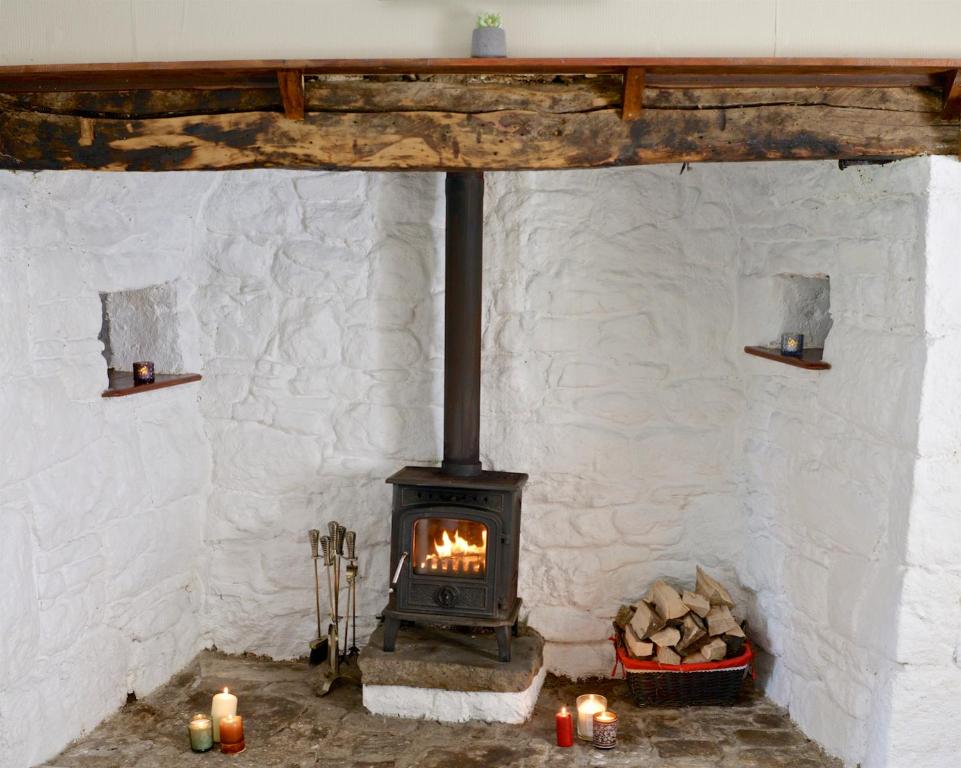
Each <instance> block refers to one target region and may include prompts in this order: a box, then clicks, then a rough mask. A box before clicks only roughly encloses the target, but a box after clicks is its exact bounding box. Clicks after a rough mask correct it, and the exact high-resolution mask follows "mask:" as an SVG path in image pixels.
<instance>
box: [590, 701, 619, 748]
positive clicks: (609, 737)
mask: <svg viewBox="0 0 961 768" xmlns="http://www.w3.org/2000/svg"><path fill="white" fill-rule="evenodd" d="M591 742H592V743H593V744H594V746H595V747H596V748H597V749H613V748H614V747H616V746H617V715H616V714H614V713H613V712H611V711H610V710H608V711H607V712H598V713H597V714H596V715H594V736H593V738H592V739H591Z"/></svg>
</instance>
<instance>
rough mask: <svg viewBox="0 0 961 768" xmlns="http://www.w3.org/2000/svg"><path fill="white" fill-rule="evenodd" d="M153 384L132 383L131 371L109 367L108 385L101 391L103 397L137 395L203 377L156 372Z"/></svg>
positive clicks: (194, 374)
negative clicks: (135, 384)
mask: <svg viewBox="0 0 961 768" xmlns="http://www.w3.org/2000/svg"><path fill="white" fill-rule="evenodd" d="M154 378H155V379H156V380H155V381H154V383H153V384H138V385H137V386H134V384H133V373H132V372H130V371H115V370H114V369H113V368H110V369H109V370H108V371H107V379H108V382H109V383H108V385H107V388H106V389H105V390H104V391H103V393H102V396H103V397H126V396H127V395H139V394H140V393H141V392H150V391H151V390H154V389H165V388H167V387H176V386H177V385H178V384H189V383H190V382H192V381H200V379H201V378H203V377H202V376H201V375H200V374H199V373H158V374H156V375H155V376H154Z"/></svg>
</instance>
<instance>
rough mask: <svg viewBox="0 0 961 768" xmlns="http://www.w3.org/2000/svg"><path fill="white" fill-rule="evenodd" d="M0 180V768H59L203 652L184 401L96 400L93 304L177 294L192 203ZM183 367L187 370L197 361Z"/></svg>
mask: <svg viewBox="0 0 961 768" xmlns="http://www.w3.org/2000/svg"><path fill="white" fill-rule="evenodd" d="M185 182H188V180H187V179H184V180H181V181H177V180H175V179H173V178H168V179H165V180H164V181H163V182H162V186H163V188H164V189H165V190H166V193H167V194H166V196H165V197H166V199H165V200H164V201H163V202H164V205H163V207H160V206H157V205H155V204H154V201H153V200H152V199H151V195H150V189H149V186H150V185H148V184H147V183H145V182H144V181H143V180H142V179H139V178H138V177H136V176H110V175H103V176H100V175H95V174H91V175H80V174H76V175H74V174H63V175H41V176H35V175H29V174H20V175H14V174H10V173H2V174H0V334H2V336H3V342H2V343H0V764H2V765H4V766H9V767H10V768H25V767H26V766H28V765H33V764H34V763H35V762H38V761H41V760H43V759H46V758H48V757H50V756H51V755H53V754H54V753H56V752H57V751H58V750H59V749H60V748H61V747H62V746H63V745H64V744H65V743H66V742H67V741H69V740H70V739H72V738H74V737H76V736H78V735H79V734H80V733H81V732H82V731H84V730H86V729H89V728H92V727H93V726H94V725H96V724H97V723H98V722H99V721H100V720H101V719H102V718H103V717H105V716H106V715H108V714H110V713H111V712H113V711H114V710H116V709H117V708H118V707H119V706H120V705H121V704H123V702H124V699H125V697H126V694H127V692H129V691H135V692H136V693H138V694H144V693H146V692H148V691H149V690H150V689H151V688H153V687H155V686H157V685H159V684H160V683H162V682H164V681H165V680H166V679H167V678H168V677H169V676H170V675H171V674H173V673H174V672H176V671H177V670H178V669H180V668H181V667H182V666H183V665H184V664H186V663H187V662H188V661H189V660H190V659H191V658H192V657H193V656H194V655H195V654H196V653H197V651H198V650H199V649H200V648H201V647H202V644H201V639H200V638H201V619H200V613H199V609H200V607H201V605H202V603H203V589H202V584H201V582H200V579H199V573H198V564H199V561H200V557H201V547H202V545H203V527H202V523H203V514H204V508H205V505H206V489H207V484H208V481H209V463H208V447H207V442H206V438H205V435H204V431H203V425H202V419H201V416H200V411H199V408H198V407H197V390H196V388H193V389H191V388H183V389H175V390H165V391H162V392H155V393H150V394H141V395H137V396H136V397H131V398H119V399H112V400H104V399H102V398H101V397H100V393H101V391H102V390H103V389H104V388H105V387H106V384H107V376H106V365H105V362H104V359H103V357H102V356H101V344H100V342H99V341H98V339H97V335H98V332H99V330H100V322H101V305H100V299H99V295H98V293H99V292H100V291H115V290H119V289H129V288H138V287H143V286H145V285H149V284H152V283H162V282H165V281H169V280H174V279H176V278H177V277H178V275H179V274H180V273H181V271H182V269H183V266H184V264H185V263H186V259H187V257H188V253H189V245H190V234H191V231H192V225H191V217H192V215H193V214H194V213H195V211H196V208H197V205H198V200H196V199H194V200H191V199H190V198H189V196H186V195H183V194H182V193H184V192H185V186H189V182H188V183H187V184H185ZM194 362H196V361H194Z"/></svg>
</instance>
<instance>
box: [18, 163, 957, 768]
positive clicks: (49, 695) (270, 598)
mask: <svg viewBox="0 0 961 768" xmlns="http://www.w3.org/2000/svg"><path fill="white" fill-rule="evenodd" d="M932 169H933V170H932ZM679 170H680V169H679V168H678V167H676V166H671V167H665V168H657V169H640V168H638V169H629V170H607V171H597V172H567V173H544V174H495V175H490V176H489V177H488V196H487V217H486V218H487V221H486V225H487V228H486V235H485V236H486V274H485V279H486V288H485V298H486V306H485V319H484V390H483V415H482V417H483V434H482V453H483V459H484V462H485V465H486V466H488V467H493V468H497V469H505V470H514V471H526V472H529V473H530V475H531V481H530V484H529V486H528V489H527V493H526V497H525V513H524V523H523V535H522V547H523V552H522V558H521V594H522V595H523V596H524V598H525V600H526V601H527V610H526V614H525V615H526V618H527V619H528V620H529V622H530V623H531V625H532V626H534V627H536V628H537V629H538V630H540V631H541V632H542V633H543V634H544V635H545V636H546V637H547V639H548V641H549V642H548V648H547V660H548V664H549V665H550V667H551V668H552V669H554V670H556V671H559V672H563V673H565V674H571V675H586V674H606V673H607V672H608V671H609V669H610V660H611V656H610V650H609V647H608V645H607V642H606V637H607V635H608V627H609V620H610V616H611V615H612V613H613V612H614V610H615V609H616V607H617V605H618V604H619V603H620V602H622V601H626V600H633V599H636V598H637V597H638V595H639V594H640V592H641V590H642V589H643V588H644V587H645V586H646V585H647V583H649V582H650V581H651V580H652V579H653V578H655V577H656V576H660V575H667V576H669V577H672V578H675V579H677V580H679V581H685V580H689V579H690V578H691V573H692V571H693V566H694V563H695V562H701V563H704V564H705V565H707V566H709V567H710V568H712V569H713V570H715V571H717V572H718V574H719V575H720V576H721V577H723V578H726V579H728V580H730V581H731V582H732V583H734V584H735V586H736V587H737V588H738V591H739V596H740V597H741V598H742V599H743V605H744V606H745V608H746V609H747V612H748V614H749V616H748V617H749V619H750V620H751V624H752V627H753V633H754V634H755V635H756V636H757V638H758V639H759V640H760V642H761V644H762V645H763V646H764V647H765V648H766V649H767V650H768V651H770V652H771V653H772V654H774V661H773V662H772V663H771V664H770V668H769V669H768V670H767V676H766V677H767V679H768V680H769V688H768V690H769V692H770V693H771V695H773V696H774V697H775V698H776V699H777V700H779V701H781V702H783V703H785V704H786V705H788V706H789V707H790V708H791V712H792V716H793V717H795V719H797V720H798V722H799V723H800V724H801V725H802V727H804V728H805V730H806V731H807V732H808V733H809V734H810V735H811V736H812V737H814V738H816V739H818V740H819V741H821V742H822V743H824V744H825V745H826V746H827V747H828V748H829V749H831V750H832V751H834V752H836V753H838V754H841V755H842V756H844V757H845V759H846V760H847V761H848V762H850V763H851V764H854V763H855V762H857V761H861V762H862V765H863V766H865V768H869V767H870V768H891V766H898V765H900V764H902V763H901V762H899V760H900V759H901V755H912V760H913V762H914V763H915V764H918V765H922V764H923V763H922V762H920V756H917V755H915V754H914V753H912V752H911V751H910V750H911V749H912V748H913V747H912V741H911V739H912V738H913V735H912V734H913V733H914V732H916V731H917V730H918V728H919V722H921V720H920V718H922V717H928V720H926V721H924V722H927V723H929V724H931V723H942V724H943V721H942V720H939V719H938V718H937V715H936V713H934V712H933V711H932V710H931V708H930V707H929V708H928V709H924V708H923V707H922V705H929V704H930V706H931V707H935V708H937V709H938V710H939V711H952V710H950V702H951V698H950V697H951V695H953V693H952V692H953V691H955V690H956V688H951V687H950V686H957V684H958V683H957V681H958V675H959V674H961V670H959V667H958V662H957V659H958V656H959V653H961V651H959V649H958V646H959V645H961V620H959V619H961V617H958V616H957V615H955V614H956V613H958V612H959V611H961V604H959V602H958V591H959V589H958V577H959V572H958V566H957V563H958V561H959V559H961V558H959V553H957V552H955V551H954V549H953V548H952V546H953V545H952V544H951V542H950V540H949V539H950V535H954V533H956V532H954V529H953V528H951V527H950V526H951V523H950V519H951V515H950V512H952V511H953V507H952V501H953V499H954V498H955V492H956V491H957V490H958V489H956V488H955V487H954V483H955V480H954V479H952V478H953V477H954V475H956V474H957V472H956V468H955V462H956V460H957V459H956V457H955V456H954V453H953V450H954V448H953V446H954V445H956V442H957V441H956V437H957V433H956V431H952V430H954V429H955V426H953V421H952V420H951V418H945V416H947V417H952V418H953V416H954V415H956V414H955V411H956V410H957V409H956V408H955V407H954V406H953V405H946V404H945V402H946V401H947V402H950V397H949V395H950V392H951V391H952V390H951V389H950V386H951V384H950V382H953V381H955V380H956V378H957V377H956V375H955V373H956V372H955V371H954V370H953V368H952V367H951V366H952V365H954V363H953V360H954V359H955V357H954V356H952V355H951V354H950V352H951V350H953V347H954V345H955V344H956V342H957V340H958V339H957V336H958V333H959V329H958V323H957V303H956V300H955V299H954V296H953V294H952V293H951V291H950V286H952V285H955V284H956V282H957V281H956V279H955V271H956V270H957V259H956V251H957V242H958V235H957V231H956V227H957V222H958V219H957V216H956V213H957V207H958V193H957V191H956V190H957V189H959V188H961V179H958V178H956V176H957V169H956V167H955V165H954V164H953V161H949V160H943V161H940V160H939V161H928V160H915V161H909V162H904V163H898V164H895V165H892V166H889V167H884V168H862V169H850V170H848V171H845V172H841V171H839V170H838V169H837V167H836V165H834V164H830V163H811V164H770V165H763V164H757V165H746V166H745V165H740V166H729V167H721V166H694V167H693V168H692V169H690V171H688V172H686V173H683V174H680V173H679ZM932 178H933V182H932ZM929 187H930V189H931V192H930V200H929V199H928V195H929ZM952 212H953V213H954V218H952ZM443 225H444V221H443V188H442V177H440V176H438V175H430V174H397V175H389V174H340V175H338V174H322V173H318V174H308V173H290V172H239V173H234V174H179V175H137V174H124V175H115V174H70V173H64V174H38V175H13V174H4V175H0V328H2V329H4V330H5V331H6V337H7V338H8V339H9V342H8V343H7V344H4V345H0V408H2V414H3V423H4V426H5V427H6V431H5V432H6V433H5V435H4V440H3V441H2V444H0V467H3V468H4V469H3V470H2V473H0V515H2V523H3V530H4V532H5V533H6V532H9V535H7V536H5V537H4V538H2V540H0V610H2V612H3V615H4V616H5V617H10V619H11V622H12V623H11V626H13V627H15V629H14V631H12V632H9V633H8V632H5V633H3V634H2V635H0V687H2V688H3V690H4V693H5V695H4V696H3V697H0V749H2V750H3V751H4V754H9V755H13V756H14V757H13V758H11V759H16V760H20V761H21V764H23V765H28V764H30V762H32V761H36V760H39V759H40V758H42V757H45V756H48V755H49V754H50V753H52V752H55V751H56V750H57V749H58V748H59V747H60V746H61V745H62V744H63V743H64V741H66V740H67V739H69V738H71V737H73V736H76V735H78V734H79V733H80V732H81V731H82V730H83V729H85V728H88V727H90V726H91V725H93V724H94V723H95V722H97V720H99V719H100V718H101V717H102V716H104V715H105V714H107V713H109V711H110V710H111V709H113V708H115V707H116V706H117V705H118V704H119V703H121V702H122V700H123V696H124V695H125V693H126V691H127V690H136V691H137V692H138V693H143V692H145V691H147V690H149V689H150V688H151V687H153V686H154V685H156V684H157V683H159V682H161V681H162V680H164V679H165V678H166V677H168V676H169V675H170V674H172V673H173V672H174V671H175V670H176V669H178V668H179V667H180V666H182V665H183V664H184V663H185V662H186V660H187V659H189V658H190V656H191V655H192V654H193V653H194V652H195V651H196V650H197V649H198V648H199V647H202V646H204V645H217V646H218V647H219V648H222V649H224V650H228V651H237V652H239V651H253V652H257V653H264V654H268V655H272V656H277V657H295V656H300V655H302V654H303V653H304V652H305V651H306V648H307V645H306V644H307V641H308V640H309V639H310V637H311V635H312V632H313V631H314V619H313V615H312V609H311V606H312V605H313V596H312V588H313V587H312V570H311V566H310V563H309V560H308V557H307V555H308V545H307V541H306V531H307V529H308V528H310V527H319V526H322V525H323V524H324V523H325V522H326V521H327V520H329V519H331V518H337V519H338V520H340V521H341V522H343V523H345V524H347V525H349V526H351V527H354V528H355V529H356V530H357V531H358V536H359V541H360V544H361V550H362V557H363V559H362V563H361V567H362V574H363V578H362V582H361V599H360V600H361V604H360V608H361V616H360V619H361V631H360V632H359V633H358V636H359V639H360V640H361V641H363V639H364V638H365V637H366V635H367V632H368V631H369V629H370V628H371V627H372V626H373V621H374V615H375V614H376V613H377V612H378V611H379V610H380V609H381V608H382V607H383V603H384V601H385V587H386V582H387V568H388V564H387V544H388V535H389V503H390V492H389V488H388V486H386V485H385V484H384V478H385V477H386V476H387V475H389V474H390V473H391V472H393V471H394V470H396V469H397V468H399V467H401V466H403V465H404V464H407V463H424V464H430V463H435V462H437V461H438V460H439V459H440V445H441V429H442V350H443V326H442V317H443V269H442V265H443V253H442V251H443V248H442V233H443ZM952 227H954V229H952ZM926 259H927V261H928V264H927V266H926ZM783 275H808V276H812V275H818V276H820V275H829V276H830V280H831V305H832V315H833V327H832V329H831V332H830V336H829V338H828V341H827V352H826V357H827V358H828V359H829V360H831V361H832V362H833V363H834V364H835V368H834V369H833V370H832V371H830V372H828V373H823V374H815V373H808V372H804V371H798V370H794V369H790V368H787V367H785V366H778V365H775V364H773V363H769V362H766V361H762V360H756V359H754V358H750V357H747V356H745V355H743V354H742V353H741V352H740V348H741V346H743V345H744V344H745V343H760V342H766V341H768V340H769V339H771V338H773V336H774V335H776V333H777V332H778V331H779V330H782V329H781V328H780V327H777V328H774V327H773V325H774V324H775V323H778V324H779V323H780V322H781V321H782V320H783V317H784V316H783V314H779V312H780V308H779V307H778V301H779V300H780V298H783V297H784V296H785V295H786V294H785V292H784V290H783V281H780V277H781V276H783ZM779 281H780V283H781V287H778V285H779ZM149 286H163V288H162V289H160V291H159V292H160V293H162V294H164V295H166V296H168V297H169V299H170V303H172V304H174V303H175V304H176V306H173V307H171V308H170V313H169V317H170V318H174V320H173V321H172V322H173V326H168V328H170V327H172V328H174V329H175V330H176V333H175V334H172V335H170V336H169V337H165V338H168V341H169V342H170V345H171V348H170V349H169V350H166V351H165V353H166V352H167V351H169V352H170V353H171V359H172V360H175V359H176V356H177V355H179V360H180V366H181V367H183V368H185V369H188V370H189V369H199V370H202V372H203V373H204V376H205V379H204V381H203V382H202V383H201V384H200V385H199V386H190V387H184V388H181V389H174V390H168V391H162V392H158V393H154V394H150V395H139V396H137V397H135V398H129V399H121V400H115V401H103V400H101V399H100V397H99V392H100V390H101V389H102V387H103V386H104V382H105V373H104V362H103V359H102V357H101V356H100V345H99V343H98V342H97V332H98V331H99V325H100V303H99V300H98V298H97V294H98V292H101V291H117V290H132V289H139V288H145V287H149ZM779 297H780V298H779ZM174 347H177V349H174ZM926 361H927V368H925V364H926ZM172 364H176V363H172ZM946 382H948V383H946ZM198 401H199V404H198ZM945 408H947V409H948V410H947V413H946V414H943V413H942V412H941V411H942V409H945ZM919 412H920V413H921V420H920V428H919V426H918V423H919V422H918V413H919ZM945 424H948V426H944V425H945ZM7 425H9V426H7ZM952 441H953V442H952ZM916 454H917V455H919V456H920V458H919V459H918V458H917V456H916ZM955 506H956V505H955ZM955 538H957V537H956V536H955ZM934 618H937V620H938V621H943V622H944V624H943V626H946V627H947V628H946V629H945V630H944V631H943V632H942V633H938V634H936V635H933V636H932V634H931V632H930V631H929V629H928V627H929V623H930V621H931V620H932V619H934ZM921 650H923V651H924V653H921ZM929 651H930V653H929ZM935 678H937V679H939V680H941V679H943V680H946V681H947V684H946V685H945V687H944V690H943V691H942V693H943V694H944V698H943V699H936V698H935V699H931V698H928V697H924V700H923V701H921V700H920V699H921V697H922V694H927V693H928V692H929V687H928V686H929V685H930V681H931V680H933V679H935ZM8 692H9V695H7V693H8ZM61 700H62V701H63V704H62V707H63V713H62V717H60V718H59V719H58V720H57V723H58V726H57V728H56V729H55V730H54V731H52V732H51V731H50V730H49V729H48V728H46V727H45V731H44V734H43V736H42V738H41V734H40V733H39V731H36V729H35V727H34V726H33V725H32V723H36V722H38V720H37V719H36V718H32V717H29V716H25V713H32V712H38V711H39V710H40V708H41V707H46V706H48V704H49V702H51V701H58V702H59V701H61ZM57 706H61V705H60V704H58V705H57ZM919 713H922V714H919ZM930 727H932V728H933V725H932V726H930ZM943 728H947V725H943ZM943 728H942V730H943ZM31 729H34V730H31ZM932 738H933V737H932ZM940 743H943V744H946V745H947V744H952V745H953V742H950V740H942V741H939V744H940ZM950 749H951V747H949V746H945V747H944V754H948V753H949V752H950ZM929 756H930V754H929ZM914 757H918V759H914ZM930 764H931V765H935V764H937V763H934V762H931V763H930Z"/></svg>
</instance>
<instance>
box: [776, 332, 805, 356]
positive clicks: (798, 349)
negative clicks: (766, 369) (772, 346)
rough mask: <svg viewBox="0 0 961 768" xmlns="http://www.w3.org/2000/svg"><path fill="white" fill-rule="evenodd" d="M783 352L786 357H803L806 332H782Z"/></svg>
mask: <svg viewBox="0 0 961 768" xmlns="http://www.w3.org/2000/svg"><path fill="white" fill-rule="evenodd" d="M781 354H782V355H784V356H785V357H801V356H802V355H803V354H804V334H803V333H782V334H781Z"/></svg>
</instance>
